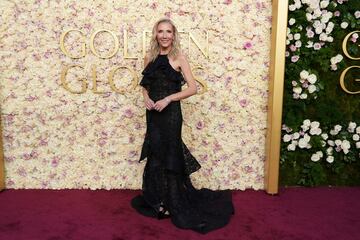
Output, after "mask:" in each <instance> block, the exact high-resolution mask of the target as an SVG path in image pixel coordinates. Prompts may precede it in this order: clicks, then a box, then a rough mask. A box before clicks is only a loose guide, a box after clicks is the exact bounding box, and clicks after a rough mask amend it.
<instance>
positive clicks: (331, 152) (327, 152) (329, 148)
mask: <svg viewBox="0 0 360 240" xmlns="http://www.w3.org/2000/svg"><path fill="white" fill-rule="evenodd" d="M333 151H334V148H333V147H328V148H327V149H326V154H327V155H332V154H333Z"/></svg>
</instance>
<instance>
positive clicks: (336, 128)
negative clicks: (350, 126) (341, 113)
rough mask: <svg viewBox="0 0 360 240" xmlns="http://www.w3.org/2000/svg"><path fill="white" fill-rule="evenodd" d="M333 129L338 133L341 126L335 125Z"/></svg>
mask: <svg viewBox="0 0 360 240" xmlns="http://www.w3.org/2000/svg"><path fill="white" fill-rule="evenodd" d="M334 129H335V131H337V132H340V131H341V129H342V126H341V125H339V124H337V125H335V127H334Z"/></svg>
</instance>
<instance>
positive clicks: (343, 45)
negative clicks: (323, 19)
mask: <svg viewBox="0 0 360 240" xmlns="http://www.w3.org/2000/svg"><path fill="white" fill-rule="evenodd" d="M356 32H360V31H353V32H351V33H349V34H348V35H346V37H345V38H344V41H343V43H342V49H343V51H344V54H345V56H347V57H348V58H350V59H352V60H360V57H352V56H351V55H350V54H349V52H348V50H347V47H346V46H347V43H348V40H349V38H350V36H351V35H353V34H354V33H356ZM359 46H360V45H359Z"/></svg>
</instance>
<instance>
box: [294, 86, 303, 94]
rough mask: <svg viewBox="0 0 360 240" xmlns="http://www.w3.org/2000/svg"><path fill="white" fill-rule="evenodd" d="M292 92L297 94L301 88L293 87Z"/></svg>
mask: <svg viewBox="0 0 360 240" xmlns="http://www.w3.org/2000/svg"><path fill="white" fill-rule="evenodd" d="M293 92H294V93H297V94H300V93H301V92H302V88H301V87H294V88H293Z"/></svg>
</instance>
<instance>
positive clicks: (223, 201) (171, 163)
mask: <svg viewBox="0 0 360 240" xmlns="http://www.w3.org/2000/svg"><path fill="white" fill-rule="evenodd" d="M142 74H143V75H144V76H143V78H142V80H141V82H140V85H141V86H143V87H145V88H146V89H147V90H148V93H149V97H150V98H151V99H152V100H153V101H154V103H155V102H156V101H158V100H160V99H163V98H164V97H166V96H169V95H171V94H173V93H176V92H179V91H181V86H182V85H184V84H185V80H184V78H183V76H182V74H181V72H178V71H176V70H175V69H174V68H173V67H172V66H171V65H170V63H169V59H168V57H167V55H158V57H157V58H156V59H155V61H154V62H150V63H149V64H148V65H147V66H146V67H145V69H144V71H143V72H142ZM182 122H183V118H182V113H181V105H180V101H173V102H171V103H170V104H169V105H167V106H166V107H165V108H164V109H163V110H162V111H161V112H158V111H156V110H147V109H146V124H147V125H146V126H147V130H146V134H145V140H144V143H143V146H142V151H141V156H140V160H139V162H141V161H142V160H143V159H145V158H147V162H146V164H145V168H144V173H143V182H142V194H141V195H138V196H136V197H134V198H133V199H132V201H131V205H132V207H133V208H135V209H136V210H137V211H138V212H139V213H140V214H142V215H145V216H149V217H154V218H158V219H163V218H170V219H171V221H172V222H173V224H174V225H175V226H177V227H179V228H183V229H192V230H195V231H197V232H200V233H207V232H209V231H211V230H214V229H218V228H221V227H223V226H225V225H226V224H227V223H228V222H229V220H230V218H231V215H232V214H234V207H233V203H232V196H231V191H230V190H216V191H213V190H210V189H207V188H202V189H196V188H194V186H193V185H192V183H191V180H190V177H189V175H190V174H191V173H193V172H195V171H197V170H199V169H200V167H201V166H200V164H199V163H198V162H197V160H196V159H195V158H194V156H193V155H192V154H191V153H190V152H189V149H188V148H187V147H186V145H185V144H184V142H183V141H182V138H181V127H182Z"/></svg>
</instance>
